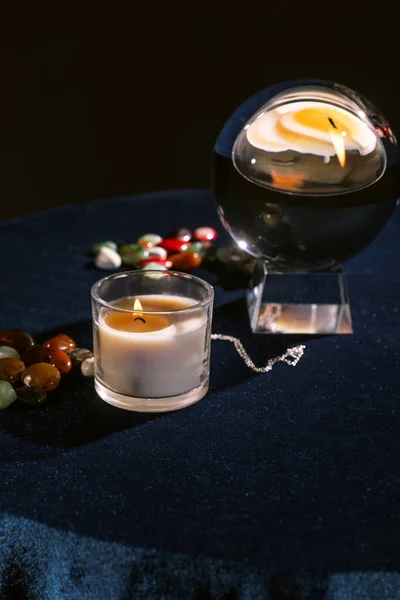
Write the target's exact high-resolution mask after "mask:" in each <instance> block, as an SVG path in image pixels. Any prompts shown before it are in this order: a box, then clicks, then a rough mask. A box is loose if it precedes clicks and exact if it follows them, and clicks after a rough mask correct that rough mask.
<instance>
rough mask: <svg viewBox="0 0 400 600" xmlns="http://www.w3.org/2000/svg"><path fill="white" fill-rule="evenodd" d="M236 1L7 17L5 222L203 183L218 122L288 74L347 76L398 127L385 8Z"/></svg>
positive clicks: (0, 200)
mask: <svg viewBox="0 0 400 600" xmlns="http://www.w3.org/2000/svg"><path fill="white" fill-rule="evenodd" d="M234 6H235V5H234V4H233V3H230V4H229V5H226V6H224V5H222V4H221V3H220V4H218V3H217V2H216V3H214V5H213V4H211V3H210V4H209V5H205V4H204V3H202V4H201V5H197V4H190V5H188V6H185V8H179V7H174V6H172V5H171V4H162V5H161V6H158V5H157V4H146V5H139V4H135V5H134V8H133V9H132V10H131V11H129V12H126V13H118V11H117V10H116V8H113V7H112V6H108V9H107V11H108V12H106V13H104V14H102V15H99V14H98V10H96V11H95V10H94V9H93V13H92V14H91V13H89V14H88V15H85V16H83V15H82V14H79V15H74V16H71V15H65V14H63V13H62V12H61V13H60V14H57V15H50V14H47V13H43V16H42V15H39V14H38V13H37V11H36V12H35V13H33V14H31V15H28V14H26V13H25V12H24V19H23V23H22V21H21V20H20V19H19V17H18V15H13V17H10V18H9V19H8V20H7V19H5V20H4V22H3V25H2V27H3V33H2V36H1V55H0V69H1V77H2V91H1V99H0V108H1V111H0V218H1V219H4V218H8V217H13V216H18V215H21V214H24V213H27V212H32V211H35V210H40V209H44V208H49V207H51V206H56V205H59V204H69V203H75V202H81V201H85V200H92V199H96V198H102V197H110V196H116V195H120V194H134V193H139V192H150V191H154V190H162V189H180V188H204V187H207V186H208V185H209V163H210V155H211V151H212V148H213V145H214V142H215V139H216V137H217V135H218V133H219V131H220V129H221V127H222V125H223V124H224V122H225V121H226V119H227V118H228V117H229V115H230V114H231V113H232V112H233V110H234V109H235V108H236V107H237V106H238V105H239V104H240V103H241V102H242V101H243V100H245V99H246V98H247V97H248V96H249V95H251V94H253V93H254V92H256V91H258V90H259V89H261V88H263V87H266V86H267V85H269V84H272V83H275V82H277V81H281V80H285V79H290V78H296V77H321V78H327V79H333V80H335V81H338V82H340V83H344V84H347V85H349V86H350V87H353V88H355V89H357V90H358V91H360V92H361V93H363V94H365V95H366V96H367V97H368V98H369V99H370V100H372V101H373V102H375V103H376V104H377V105H378V107H379V108H380V109H381V110H382V112H383V113H384V114H385V116H386V117H387V118H388V119H389V121H390V122H391V125H392V128H393V129H394V131H395V132H396V131H398V130H399V129H400V123H399V118H398V116H397V107H398V103H399V96H400V77H399V76H398V74H397V69H398V61H397V58H398V48H399V43H398V42H397V39H396V37H397V36H396V35H395V31H396V23H395V21H394V17H393V16H391V15H390V14H388V12H387V10H385V8H384V7H383V6H382V5H380V6H379V10H378V8H377V7H376V8H375V12H373V13H372V12H368V13H366V12H365V10H361V9H360V7H359V6H353V8H352V6H347V7H346V6H344V5H343V6H342V5H340V6H339V5H334V4H332V3H330V4H327V5H322V4H320V5H318V6H316V7H315V8H313V7H311V5H302V4H298V3H296V5H293V4H292V3H289V4H285V3H280V4H279V5H277V4H276V3H275V4H274V5H273V6H270V5H265V4H263V5H262V9H260V7H259V6H257V4H251V3H246V4H244V3H242V4H238V5H237V8H234ZM294 6H296V7H297V9H296V11H297V12H296V13H294V12H293V7H294ZM21 10H22V9H21ZM351 10H352V11H353V12H352V14H351V12H350V11H351Z"/></svg>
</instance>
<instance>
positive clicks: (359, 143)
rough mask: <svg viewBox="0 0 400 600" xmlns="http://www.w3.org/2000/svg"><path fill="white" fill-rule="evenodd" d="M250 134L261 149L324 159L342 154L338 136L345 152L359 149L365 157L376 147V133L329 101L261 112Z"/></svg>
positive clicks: (247, 132) (249, 131) (251, 141)
mask: <svg viewBox="0 0 400 600" xmlns="http://www.w3.org/2000/svg"><path fill="white" fill-rule="evenodd" d="M246 135H247V139H248V141H249V143H250V144H251V145H252V146H255V147H256V148H260V150H266V151H269V152H283V151H285V150H293V151H296V152H301V153H302V154H304V153H309V154H316V155H318V156H323V157H331V156H334V155H335V154H338V152H337V147H338V146H339V143H338V142H337V141H336V140H337V138H338V137H339V138H341V139H342V143H343V146H344V148H345V150H358V151H359V153H360V154H361V155H362V156H365V155H367V154H369V153H370V152H372V151H373V150H374V148H375V146H376V136H375V134H374V133H373V132H372V131H371V129H370V128H369V127H368V126H367V125H366V124H365V123H364V122H363V121H361V120H360V119H358V118H357V117H355V116H353V115H352V114H351V113H350V112H348V111H345V110H343V109H342V108H340V107H337V106H332V105H331V104H328V103H325V102H318V103H315V102H293V103H290V104H285V105H284V106H280V107H278V108H275V109H273V110H270V111H268V112H265V113H261V114H260V115H259V116H258V118H257V119H256V120H255V121H253V123H251V125H249V127H248V128H247V130H246ZM342 162H343V163H344V162H345V161H343V160H342ZM342 166H344V164H343V165H342Z"/></svg>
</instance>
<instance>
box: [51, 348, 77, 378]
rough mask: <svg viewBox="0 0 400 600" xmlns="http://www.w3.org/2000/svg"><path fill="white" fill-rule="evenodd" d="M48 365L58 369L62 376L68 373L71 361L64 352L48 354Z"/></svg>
mask: <svg viewBox="0 0 400 600" xmlns="http://www.w3.org/2000/svg"><path fill="white" fill-rule="evenodd" d="M50 364H51V365H53V367H55V368H56V369H58V370H59V371H60V373H61V374H62V375H65V373H69V371H70V370H71V367H72V362H71V359H70V357H69V356H68V354H67V353H66V352H64V350H54V351H53V352H50Z"/></svg>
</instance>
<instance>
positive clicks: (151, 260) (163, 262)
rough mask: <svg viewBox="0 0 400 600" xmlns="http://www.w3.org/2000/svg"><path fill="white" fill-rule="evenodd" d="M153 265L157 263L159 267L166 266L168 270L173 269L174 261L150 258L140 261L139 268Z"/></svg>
mask: <svg viewBox="0 0 400 600" xmlns="http://www.w3.org/2000/svg"><path fill="white" fill-rule="evenodd" d="M151 263H157V264H158V265H164V267H166V268H167V269H170V268H171V267H172V261H171V260H169V258H159V257H158V256H152V257H150V258H145V259H144V260H139V262H138V263H137V266H138V267H140V268H142V267H145V266H146V265H149V264H151Z"/></svg>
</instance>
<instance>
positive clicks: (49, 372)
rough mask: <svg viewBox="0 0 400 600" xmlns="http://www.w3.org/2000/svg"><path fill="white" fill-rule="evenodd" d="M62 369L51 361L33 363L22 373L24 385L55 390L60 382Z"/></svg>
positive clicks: (47, 390)
mask: <svg viewBox="0 0 400 600" xmlns="http://www.w3.org/2000/svg"><path fill="white" fill-rule="evenodd" d="M60 379H61V375H60V371H59V370H58V369H56V368H55V367H54V366H53V365H50V364H49V363H37V364H36V365H31V366H30V367H28V368H27V369H25V371H23V372H22V374H21V380H22V382H23V384H24V385H28V386H30V387H34V388H39V389H40V390H44V391H45V392H50V391H51V390H54V389H55V388H56V387H57V386H58V384H59V383H60Z"/></svg>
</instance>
